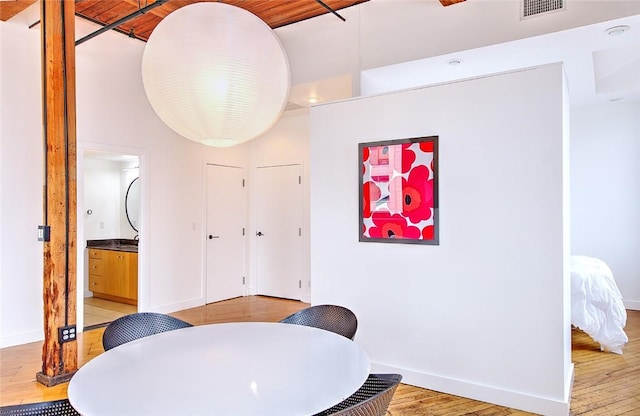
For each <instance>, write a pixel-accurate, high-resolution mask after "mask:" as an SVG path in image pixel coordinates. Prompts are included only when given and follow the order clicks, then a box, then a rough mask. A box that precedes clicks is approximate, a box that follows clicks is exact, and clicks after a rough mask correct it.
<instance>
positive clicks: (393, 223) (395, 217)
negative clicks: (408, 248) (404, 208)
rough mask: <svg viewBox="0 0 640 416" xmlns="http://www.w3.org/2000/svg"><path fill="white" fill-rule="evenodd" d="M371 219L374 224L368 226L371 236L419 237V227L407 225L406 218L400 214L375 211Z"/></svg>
mask: <svg viewBox="0 0 640 416" xmlns="http://www.w3.org/2000/svg"><path fill="white" fill-rule="evenodd" d="M372 219H373V224H374V225H373V226H372V227H371V228H369V236H370V237H371V238H396V239H397V238H411V239H418V238H420V229H419V228H418V227H414V226H412V225H407V220H406V219H404V217H403V216H402V215H400V214H391V213H389V212H386V211H376V212H374V213H373V215H372Z"/></svg>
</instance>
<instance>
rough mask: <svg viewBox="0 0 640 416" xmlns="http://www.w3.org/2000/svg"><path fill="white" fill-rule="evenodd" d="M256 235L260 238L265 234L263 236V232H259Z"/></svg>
mask: <svg viewBox="0 0 640 416" xmlns="http://www.w3.org/2000/svg"><path fill="white" fill-rule="evenodd" d="M256 235H257V236H258V237H262V236H263V235H264V234H262V231H258V232H257V233H256Z"/></svg>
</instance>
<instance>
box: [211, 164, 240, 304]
mask: <svg viewBox="0 0 640 416" xmlns="http://www.w3.org/2000/svg"><path fill="white" fill-rule="evenodd" d="M245 212H246V210H245V190H244V169H242V168H237V167H232V166H220V165H207V235H206V239H207V243H206V244H207V264H206V270H207V272H206V274H207V284H206V287H207V294H206V302H207V303H211V302H217V301H220V300H225V299H230V298H235V297H238V296H242V294H243V293H242V292H243V287H244V255H245V244H244V234H245V230H244V227H245Z"/></svg>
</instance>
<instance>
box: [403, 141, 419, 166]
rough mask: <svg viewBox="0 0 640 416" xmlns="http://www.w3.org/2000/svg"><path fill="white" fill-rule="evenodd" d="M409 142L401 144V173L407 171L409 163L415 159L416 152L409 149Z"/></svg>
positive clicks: (411, 163)
mask: <svg viewBox="0 0 640 416" xmlns="http://www.w3.org/2000/svg"><path fill="white" fill-rule="evenodd" d="M409 146H411V143H407V144H403V145H402V167H401V169H402V173H407V172H409V170H410V169H411V165H413V162H415V161H416V152H414V151H413V150H411V149H409Z"/></svg>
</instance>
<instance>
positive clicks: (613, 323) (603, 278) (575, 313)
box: [571, 256, 629, 354]
mask: <svg viewBox="0 0 640 416" xmlns="http://www.w3.org/2000/svg"><path fill="white" fill-rule="evenodd" d="M626 323H627V311H626V310H625V308H624V304H623V303H622V294H621V293H620V290H619V289H618V286H617V285H616V282H615V280H614V279H613V273H612V272H611V269H609V266H607V265H606V263H605V262H604V261H602V260H600V259H597V258H594V257H587V256H571V324H573V325H574V326H576V327H578V328H580V329H581V330H583V331H584V332H586V333H587V334H588V335H589V336H590V337H591V338H593V339H594V340H595V341H596V342H598V343H600V349H601V350H603V351H611V352H613V353H616V354H622V347H623V346H624V344H626V343H627V341H628V340H629V339H628V338H627V334H625V332H624V326H625V325H626Z"/></svg>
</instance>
